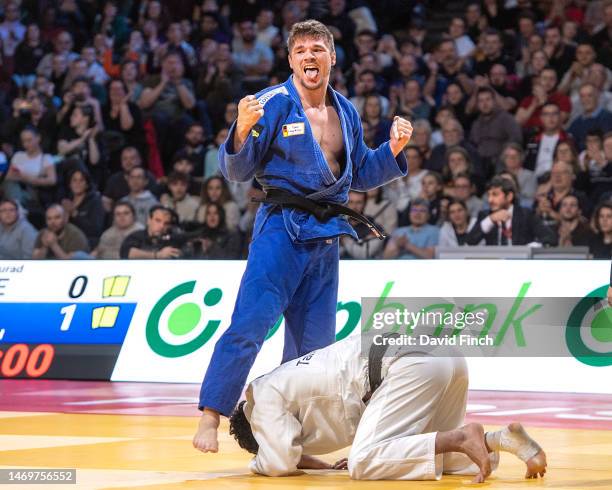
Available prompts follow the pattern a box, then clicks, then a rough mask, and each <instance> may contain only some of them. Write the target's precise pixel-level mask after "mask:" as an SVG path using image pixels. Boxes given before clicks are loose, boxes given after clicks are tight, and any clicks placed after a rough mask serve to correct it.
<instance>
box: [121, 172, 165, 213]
mask: <svg viewBox="0 0 612 490" xmlns="http://www.w3.org/2000/svg"><path fill="white" fill-rule="evenodd" d="M127 182H128V187H129V189H130V192H129V194H128V195H127V196H125V197H124V198H122V199H121V201H120V202H129V203H130V204H131V205H132V206H134V209H135V210H136V221H137V222H138V223H140V224H142V225H146V223H147V220H148V218H149V210H150V209H151V208H152V207H153V206H155V205H157V204H159V201H158V200H157V197H155V196H154V195H153V193H152V192H151V191H150V190H148V189H147V173H146V172H145V169H144V168H142V167H134V168H132V169H131V170H130V171H129V172H128V176H127Z"/></svg>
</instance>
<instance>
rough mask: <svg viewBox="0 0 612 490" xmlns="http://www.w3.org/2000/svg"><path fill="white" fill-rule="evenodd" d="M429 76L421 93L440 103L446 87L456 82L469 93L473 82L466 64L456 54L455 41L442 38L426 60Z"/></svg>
mask: <svg viewBox="0 0 612 490" xmlns="http://www.w3.org/2000/svg"><path fill="white" fill-rule="evenodd" d="M427 67H428V68H429V77H428V78H427V81H426V82H425V85H424V86H423V94H425V96H428V97H432V98H433V99H434V100H435V101H436V104H440V102H441V100H442V97H443V94H444V92H445V91H446V87H447V86H448V85H449V84H451V83H458V84H459V85H461V88H462V89H463V91H464V92H466V93H471V91H472V87H473V82H472V78H471V76H470V75H471V73H470V70H469V68H468V67H467V65H466V64H465V63H464V60H462V59H461V58H460V57H459V56H458V55H457V50H456V49H455V43H454V42H453V41H452V40H450V39H442V40H441V41H440V42H439V43H438V46H437V47H436V48H435V49H434V51H433V52H432V55H431V57H430V58H429V60H428V62H427Z"/></svg>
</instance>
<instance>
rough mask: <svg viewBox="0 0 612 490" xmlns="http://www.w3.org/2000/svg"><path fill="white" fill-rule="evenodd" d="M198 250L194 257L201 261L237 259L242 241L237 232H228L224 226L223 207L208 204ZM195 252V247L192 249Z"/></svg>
mask: <svg viewBox="0 0 612 490" xmlns="http://www.w3.org/2000/svg"><path fill="white" fill-rule="evenodd" d="M198 243H199V244H200V250H199V251H196V252H195V256H196V257H198V258H202V259H239V258H240V253H241V250H242V240H241V237H240V234H239V233H238V232H233V231H228V230H227V228H226V226H225V210H224V209H223V206H220V205H219V204H216V203H209V204H208V205H207V206H206V212H205V216H204V228H203V231H202V236H201V238H200V239H199V240H198ZM194 248H195V249H196V250H197V247H194Z"/></svg>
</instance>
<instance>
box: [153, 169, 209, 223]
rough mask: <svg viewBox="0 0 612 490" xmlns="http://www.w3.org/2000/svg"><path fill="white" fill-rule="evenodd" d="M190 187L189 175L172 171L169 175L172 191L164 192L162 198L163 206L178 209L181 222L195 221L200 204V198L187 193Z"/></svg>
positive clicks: (169, 185)
mask: <svg viewBox="0 0 612 490" xmlns="http://www.w3.org/2000/svg"><path fill="white" fill-rule="evenodd" d="M188 189H189V176H188V175H187V174H182V173H180V172H172V173H171V174H170V175H168V190H169V191H170V192H169V193H168V194H162V196H161V198H160V202H161V204H162V205H163V206H165V207H167V208H170V209H174V211H176V214H177V215H178V218H179V222H180V223H183V222H192V221H195V219H196V213H197V211H198V207H199V206H200V201H199V200H198V198H197V197H194V196H191V195H189V194H188V193H187V191H188Z"/></svg>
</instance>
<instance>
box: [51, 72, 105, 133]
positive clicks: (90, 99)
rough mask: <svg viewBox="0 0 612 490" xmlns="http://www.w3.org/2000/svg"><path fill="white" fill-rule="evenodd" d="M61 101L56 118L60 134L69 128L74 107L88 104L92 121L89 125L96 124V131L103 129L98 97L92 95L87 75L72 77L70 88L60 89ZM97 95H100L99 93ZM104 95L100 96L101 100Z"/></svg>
mask: <svg viewBox="0 0 612 490" xmlns="http://www.w3.org/2000/svg"><path fill="white" fill-rule="evenodd" d="M62 93H63V94H64V95H63V99H62V100H63V102H64V104H63V105H62V106H61V108H60V110H59V111H58V113H57V116H56V119H57V124H58V125H59V133H60V136H61V133H62V131H65V130H67V129H70V127H72V120H71V116H72V113H73V111H74V108H75V107H78V106H88V107H89V108H90V109H91V112H92V115H91V118H92V120H93V122H92V123H91V126H92V127H93V126H94V125H95V126H97V129H98V131H102V130H103V129H104V122H103V121H102V108H101V105H100V101H99V100H98V98H96V97H94V96H93V93H92V86H91V83H90V82H89V80H88V79H87V77H85V76H79V77H76V78H74V80H73V82H72V83H71V84H70V89H69V90H68V91H66V92H64V91H63V90H62ZM97 97H100V96H99V95H98V96H97ZM105 97H106V95H105V93H104V97H100V99H101V100H103V99H104V98H105Z"/></svg>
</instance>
